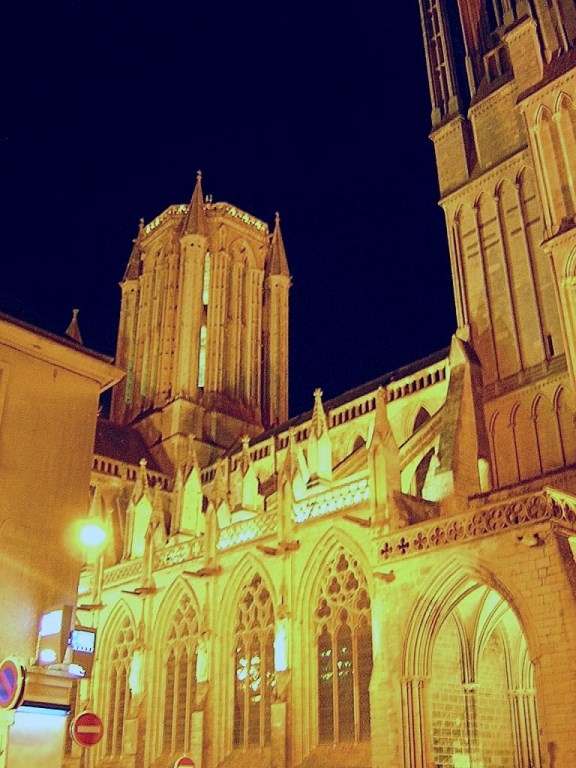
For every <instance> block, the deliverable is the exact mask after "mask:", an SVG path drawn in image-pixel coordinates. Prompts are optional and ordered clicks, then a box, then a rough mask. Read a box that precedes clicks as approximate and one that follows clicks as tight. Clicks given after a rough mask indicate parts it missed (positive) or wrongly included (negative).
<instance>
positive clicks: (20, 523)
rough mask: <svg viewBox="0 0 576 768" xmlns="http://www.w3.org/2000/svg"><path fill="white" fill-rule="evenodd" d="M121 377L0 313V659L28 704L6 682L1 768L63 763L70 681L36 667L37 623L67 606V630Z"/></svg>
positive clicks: (0, 709)
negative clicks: (103, 429) (111, 401)
mask: <svg viewBox="0 0 576 768" xmlns="http://www.w3.org/2000/svg"><path fill="white" fill-rule="evenodd" d="M120 378H122V372H121V371H120V370H118V369H117V368H115V367H114V366H113V365H112V363H111V360H110V358H106V357H104V356H103V355H100V354H97V353H95V352H91V351H90V350H87V349H84V348H83V347H81V345H79V344H78V343H76V342H74V341H72V340H71V339H70V338H64V337H61V336H56V335H54V334H51V333H48V332H46V331H43V330H40V329H39V328H36V327H35V326H32V325H30V324H28V323H25V322H21V321H19V320H16V319H15V318H13V317H10V316H8V315H4V314H0V455H1V456H2V459H1V461H0V487H1V488H2V493H1V494H0V533H1V536H0V576H1V580H2V589H1V590H0V615H1V616H2V620H1V621H0V660H4V659H6V658H16V659H17V660H18V665H19V666H20V669H21V670H22V673H23V678H24V679H25V685H24V686H23V687H22V692H21V695H20V696H19V697H17V698H15V699H14V701H13V703H14V705H16V704H17V703H18V698H19V699H21V700H22V703H23V704H25V705H26V706H25V711H24V710H23V709H22V708H18V709H16V708H15V706H12V705H10V699H11V696H10V694H9V692H10V688H11V682H10V679H9V678H7V677H6V676H5V675H2V676H1V677H2V679H1V680H0V689H1V690H0V693H1V696H0V699H1V706H0V767H1V768H20V766H23V765H30V763H31V762H35V761H40V762H41V763H42V765H43V766H45V768H59V766H60V765H61V763H62V760H61V755H62V751H63V748H64V739H65V731H66V722H65V718H64V717H58V716H52V715H51V714H50V709H52V712H54V711H58V710H60V714H64V712H65V711H67V709H68V708H69V706H70V694H71V686H72V681H71V680H70V678H69V677H68V675H67V673H66V671H65V670H64V668H63V665H62V664H61V665H60V668H59V669H52V670H50V671H49V672H48V670H47V667H46V666H42V665H39V664H38V663H37V659H38V645H37V643H38V622H39V619H40V617H41V616H42V614H43V613H46V612H48V611H51V610H54V609H55V608H60V607H63V606H68V607H69V608H70V613H69V617H70V618H69V620H68V631H69V629H70V626H71V615H72V609H73V606H74V604H75V602H76V595H77V591H78V579H79V577H80V570H81V566H82V560H83V552H82V551H81V545H80V541H79V540H78V538H77V533H78V529H77V525H78V524H79V523H80V521H81V520H82V519H83V518H85V516H86V514H87V512H88V505H89V495H88V493H87V484H88V483H89V480H90V472H91V462H92V453H93V443H94V434H95V430H96V422H97V414H98V408H99V397H100V394H101V393H102V392H104V391H105V390H106V389H108V388H109V387H111V386H112V385H113V384H115V383H116V382H118V381H119V379H120ZM47 543H48V545H47ZM54 661H59V662H63V661H64V659H63V658H59V659H54ZM12 685H13V683H12ZM7 702H8V704H7Z"/></svg>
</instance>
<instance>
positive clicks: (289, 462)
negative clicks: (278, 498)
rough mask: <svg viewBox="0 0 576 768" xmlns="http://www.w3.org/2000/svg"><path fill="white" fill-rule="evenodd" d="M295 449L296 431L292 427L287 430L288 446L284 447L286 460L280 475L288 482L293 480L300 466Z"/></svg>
mask: <svg viewBox="0 0 576 768" xmlns="http://www.w3.org/2000/svg"><path fill="white" fill-rule="evenodd" d="M297 450H298V449H297V447H296V431H295V429H294V427H289V429H288V445H287V446H286V458H285V459H284V465H283V467H282V474H283V475H285V476H286V477H288V478H289V479H290V480H294V478H295V477H296V474H297V472H298V470H299V469H300V465H299V464H298V453H297Z"/></svg>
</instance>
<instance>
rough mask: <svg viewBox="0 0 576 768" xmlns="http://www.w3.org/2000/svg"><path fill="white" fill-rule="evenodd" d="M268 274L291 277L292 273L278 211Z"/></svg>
mask: <svg viewBox="0 0 576 768" xmlns="http://www.w3.org/2000/svg"><path fill="white" fill-rule="evenodd" d="M267 274H268V275H283V276H284V277H290V272H289V270H288V260H287V258H286V251H285V250H284V241H283V240H282V232H281V230H280V214H279V213H278V211H276V217H275V221H274V231H273V232H272V242H271V244H270V257H269V259H268V265H267Z"/></svg>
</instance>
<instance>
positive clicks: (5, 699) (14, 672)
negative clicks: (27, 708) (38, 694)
mask: <svg viewBox="0 0 576 768" xmlns="http://www.w3.org/2000/svg"><path fill="white" fill-rule="evenodd" d="M25 679H26V670H25V668H24V664H23V662H22V661H20V659H16V658H14V657H12V656H7V657H6V658H5V659H4V661H2V662H0V709H15V708H16V707H17V706H18V704H20V701H21V699H22V694H23V693H24V682H25Z"/></svg>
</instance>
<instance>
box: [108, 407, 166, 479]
mask: <svg viewBox="0 0 576 768" xmlns="http://www.w3.org/2000/svg"><path fill="white" fill-rule="evenodd" d="M94 453H96V454H97V455H98V456H107V457H108V458H109V459H114V460H115V461H123V462H124V463H125V464H132V465H133V466H136V467H137V466H138V464H139V463H140V459H146V462H147V463H146V466H147V468H148V469H149V470H150V471H151V472H161V471H162V470H161V469H160V467H159V466H158V463H157V462H156V460H155V459H154V457H153V456H152V454H151V453H150V451H149V450H148V446H147V445H146V443H145V442H144V438H143V437H142V435H141V434H140V433H139V432H137V431H136V430H135V429H133V428H132V427H123V426H120V425H119V424H113V423H112V422H111V421H108V419H104V418H99V419H98V421H97V423H96V437H95V439H94Z"/></svg>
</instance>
